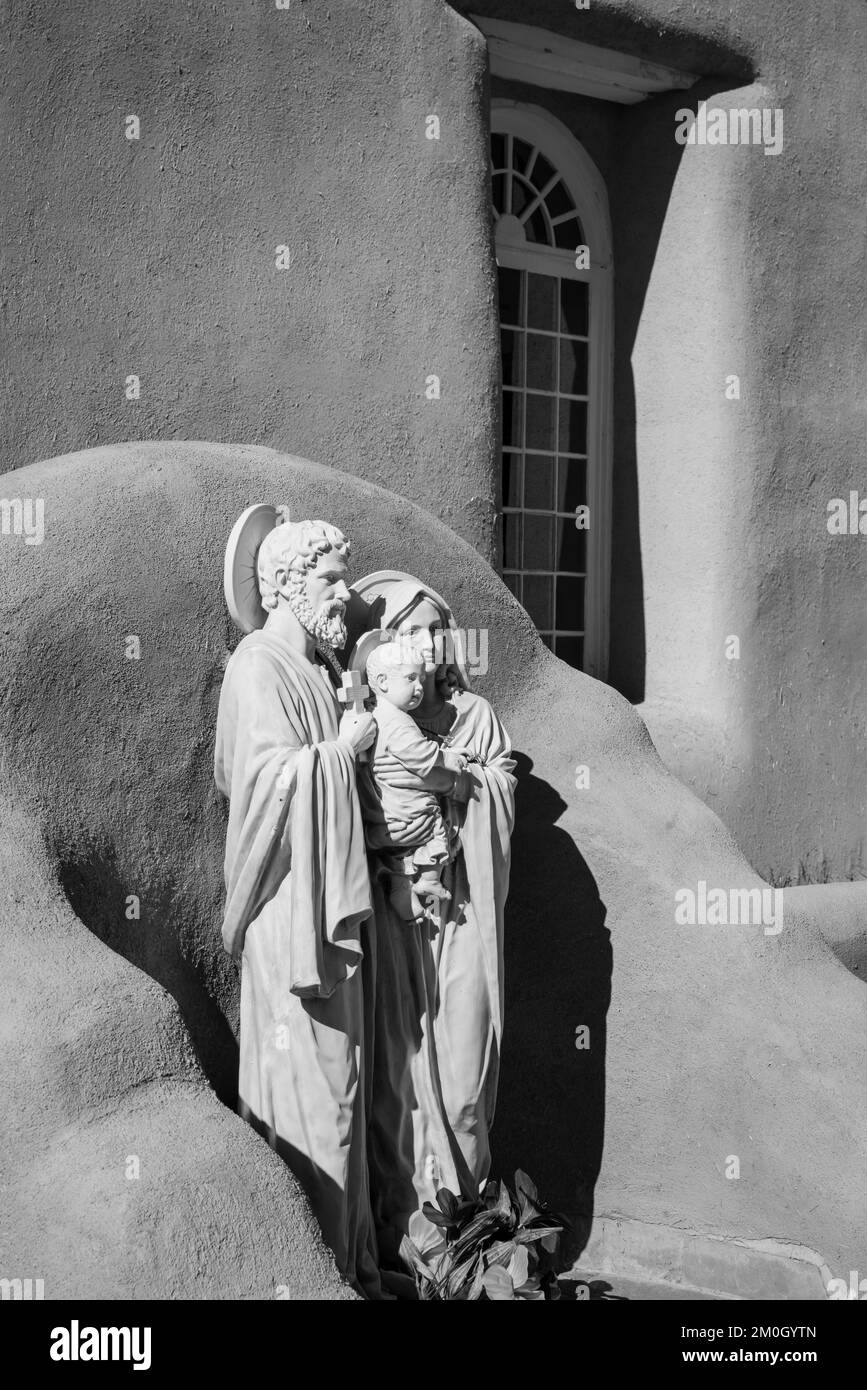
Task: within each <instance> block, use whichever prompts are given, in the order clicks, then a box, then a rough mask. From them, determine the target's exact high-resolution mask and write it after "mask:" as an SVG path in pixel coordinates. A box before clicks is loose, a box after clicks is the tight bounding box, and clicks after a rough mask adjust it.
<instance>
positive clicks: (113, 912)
mask: <svg viewBox="0 0 867 1390" xmlns="http://www.w3.org/2000/svg"><path fill="white" fill-rule="evenodd" d="M58 876H59V880H60V885H61V887H62V889H63V891H64V893H65V894H66V897H67V898H68V900H69V904H70V906H71V908H72V910H73V912H74V913H75V915H76V916H77V917H78V918H79V920H80V921H81V922H83V923H84V925H85V926H86V927H87V928H88V930H89V931H92V932H93V934H94V936H98V937H99V939H100V941H103V942H104V943H105V945H106V946H109V947H110V948H111V949H112V950H113V951H117V953H118V955H120V956H123V957H124V958H125V959H126V960H128V961H129V962H130V964H131V965H135V966H138V968H139V970H143V971H144V972H145V974H147V975H150V977H151V979H152V980H155V981H156V982H157V984H159V985H162V987H163V989H165V990H167V991H168V992H169V994H171V995H172V997H173V998H174V1000H175V1002H176V1003H177V1005H178V1008H179V1009H180V1011H181V1015H182V1017H183V1020H184V1023H185V1024H186V1026H187V1030H188V1032H189V1035H190V1038H191V1039H192V1043H193V1047H194V1049H195V1052H196V1056H197V1058H198V1060H199V1064H200V1065H201V1067H202V1070H203V1071H204V1073H205V1075H206V1076H207V1078H208V1080H209V1081H210V1083H211V1085H212V1086H213V1088H214V1090H215V1091H216V1093H217V1095H218V1096H219V1098H220V1100H221V1101H222V1102H223V1104H224V1105H227V1106H228V1107H229V1108H230V1109H232V1110H234V1109H235V1108H236V1105H237V1099H238V1044H237V1041H236V1039H235V1037H234V1035H233V1033H232V1030H231V1028H230V1026H229V1023H228V1021H227V1019H226V1017H225V1015H224V1013H223V1011H222V1009H221V1008H220V1006H219V1004H218V1002H217V1000H216V999H214V998H212V996H211V993H210V992H209V990H208V985H207V982H206V979H205V976H204V974H203V973H202V971H200V970H199V969H198V968H197V967H196V965H195V963H194V962H193V961H192V960H191V959H189V958H188V957H187V955H185V953H184V950H183V946H182V942H183V939H184V930H183V928H184V907H183V901H182V895H180V894H178V895H176V894H173V893H172V892H171V890H170V889H168V888H167V887H165V886H154V887H153V888H152V889H150V890H149V891H146V892H142V894H141V897H140V898H139V899H138V911H139V912H140V916H139V917H138V918H136V917H133V918H132V919H129V918H127V915H126V913H127V911H128V910H134V909H132V908H131V907H128V902H129V898H128V895H129V885H128V884H125V883H124V882H123V881H122V876H121V874H120V873H119V870H118V866H117V862H116V859H115V853H114V850H113V849H112V848H110V847H107V848H104V849H101V850H94V851H93V852H92V853H91V854H90V855H89V856H88V857H87V858H86V859H85V858H78V859H75V860H74V861H69V860H67V861H65V862H64V861H63V860H61V862H60V865H59V869H58Z"/></svg>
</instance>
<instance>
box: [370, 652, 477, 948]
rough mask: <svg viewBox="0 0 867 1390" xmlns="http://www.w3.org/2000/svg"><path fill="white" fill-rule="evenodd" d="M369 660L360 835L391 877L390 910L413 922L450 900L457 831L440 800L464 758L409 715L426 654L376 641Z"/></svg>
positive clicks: (419, 688)
mask: <svg viewBox="0 0 867 1390" xmlns="http://www.w3.org/2000/svg"><path fill="white" fill-rule="evenodd" d="M366 665H367V683H368V685H369V687H370V691H371V694H372V695H373V696H374V697H375V699H376V705H375V707H374V709H373V710H372V711H371V712H372V714H373V718H374V721H375V723H376V740H375V742H374V745H373V747H372V748H371V750H370V757H369V760H368V762H367V763H366V764H363V765H361V766H360V767H359V774H360V775H359V779H358V791H359V798H360V801H361V809H362V814H363V816H364V822H365V835H366V838H367V844H368V847H369V848H370V849H372V850H375V851H376V853H377V857H378V859H379V863H380V866H381V873H382V876H383V877H386V876H387V877H388V879H389V880H390V885H389V890H388V892H389V900H390V902H391V905H392V907H393V908H394V910H395V912H396V913H397V915H398V916H399V917H400V918H401V920H402V921H404V922H418V921H420V920H421V919H422V918H424V917H429V916H430V915H431V913H432V912H433V910H434V908H435V906H436V905H437V904H441V903H443V902H445V901H447V900H448V899H449V898H450V897H451V894H450V893H449V892H448V891H447V889H446V888H444V887H443V883H442V875H443V868H444V866H445V865H446V864H447V863H448V862H449V860H450V859H452V858H453V857H454V850H455V842H456V840H457V831H456V829H455V828H454V826H453V825H452V823H451V821H450V818H449V814H448V805H447V803H445V802H444V801H443V800H442V799H441V798H444V797H445V796H447V794H448V793H449V792H451V791H452V790H453V789H454V785H455V780H456V778H457V776H458V774H460V773H461V772H463V771H465V769H466V767H467V758H466V756H465V755H464V754H463V753H461V752H459V751H458V750H456V749H442V750H441V749H440V745H439V744H438V743H437V742H436V740H434V739H431V738H428V737H427V736H426V735H425V734H423V733H422V731H421V729H419V727H418V725H417V724H416V723H415V721H414V720H413V718H412V716H411V714H410V711H411V710H414V709H415V708H416V706H417V705H418V704H419V703H420V702H421V698H422V693H423V680H424V656H423V654H422V653H421V652H420V651H419V650H418V648H417V647H414V646H413V645H412V643H411V642H410V641H409V640H408V639H406V638H393V639H392V640H391V641H385V642H380V643H379V644H378V645H377V646H375V647H373V649H372V650H371V652H370V654H369V656H368V658H367V663H366Z"/></svg>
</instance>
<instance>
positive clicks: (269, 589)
mask: <svg viewBox="0 0 867 1390" xmlns="http://www.w3.org/2000/svg"><path fill="white" fill-rule="evenodd" d="M329 550H335V551H336V552H337V554H338V555H340V556H342V557H343V559H344V560H348V559H349V555H350V551H351V543H350V541H349V539H348V537H347V536H344V534H343V532H342V531H339V530H338V529H337V527H336V526H331V525H329V523H328V522H327V521H286V522H283V524H282V525H281V526H275V527H274V530H273V531H269V533H268V535H267V536H266V537H265V539H264V540H263V542H262V544H261V546H260V547H259V555H258V559H257V561H256V574H257V578H258V581H259V594H260V597H261V599H262V607H263V608H269V609H270V608H276V607H277V585H276V584H275V582H274V580H275V576H276V574H277V571H278V569H280V570H288V571H289V578H290V583H291V586H292V587H293V588H294V589H296V590H298V589H300V588H301V587H302V585H303V583H304V577H305V575H306V573H307V571H308V570H312V569H314V568H315V567H316V564H317V562H318V560H319V556H320V555H324V554H325V553H326V552H327V551H329Z"/></svg>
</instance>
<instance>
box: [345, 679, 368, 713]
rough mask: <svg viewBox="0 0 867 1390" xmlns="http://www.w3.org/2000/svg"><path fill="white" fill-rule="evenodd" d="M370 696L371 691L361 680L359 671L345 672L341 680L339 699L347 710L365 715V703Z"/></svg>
mask: <svg viewBox="0 0 867 1390" xmlns="http://www.w3.org/2000/svg"><path fill="white" fill-rule="evenodd" d="M369 694H370V690H369V689H368V687H367V686H366V685H365V684H364V681H363V680H362V679H361V675H360V673H359V672H358V671H344V672H343V675H342V676H341V678H340V689H339V690H338V692H337V698H338V700H339V701H340V703H341V704H342V705H345V706H346V708H347V710H350V709H351V710H352V712H353V714H363V713H364V702H365V700H366V699H367V697H368V695H369Z"/></svg>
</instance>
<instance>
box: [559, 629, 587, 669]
mask: <svg viewBox="0 0 867 1390" xmlns="http://www.w3.org/2000/svg"><path fill="white" fill-rule="evenodd" d="M554 654H555V656H559V658H560V660H561V661H566V662H568V664H569V665H570V666H574V667H575V668H576V670H578V671H580V670H581V669H582V667H583V665H584V638H583V637H558V638H557V641H556V643H555V646H554Z"/></svg>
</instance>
